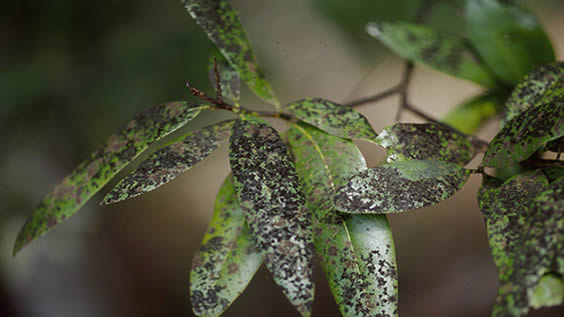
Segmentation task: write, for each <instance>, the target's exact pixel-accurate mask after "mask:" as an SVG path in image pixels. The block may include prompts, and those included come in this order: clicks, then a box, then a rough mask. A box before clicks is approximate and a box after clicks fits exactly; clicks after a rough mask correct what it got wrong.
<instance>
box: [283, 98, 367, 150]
mask: <svg viewBox="0 0 564 317" xmlns="http://www.w3.org/2000/svg"><path fill="white" fill-rule="evenodd" d="M286 107H287V108H288V110H289V111H290V112H291V113H292V114H293V115H294V116H296V117H297V118H298V119H300V120H302V121H304V122H306V123H309V124H311V125H312V126H314V127H316V128H319V129H321V130H323V131H325V132H327V133H329V134H331V135H336V136H339V137H342V138H347V139H361V140H366V141H370V142H375V140H374V139H375V138H376V136H377V133H376V132H374V130H373V129H372V126H371V125H370V123H369V122H368V120H367V119H366V118H365V117H364V116H363V115H362V114H361V113H360V112H358V111H356V110H354V109H351V108H349V107H344V106H341V105H338V104H336V103H334V102H332V101H330V100H326V99H321V98H305V99H302V100H298V101H294V102H292V103H289V104H288V105H286Z"/></svg>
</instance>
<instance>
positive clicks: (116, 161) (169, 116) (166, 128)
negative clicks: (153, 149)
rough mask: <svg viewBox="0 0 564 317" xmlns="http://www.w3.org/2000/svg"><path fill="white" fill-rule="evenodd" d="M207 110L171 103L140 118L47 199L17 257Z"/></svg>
mask: <svg viewBox="0 0 564 317" xmlns="http://www.w3.org/2000/svg"><path fill="white" fill-rule="evenodd" d="M206 108H208V106H201V105H188V104H187V103H185V102H171V103H167V104H162V105H159V106H156V107H153V108H150V109H148V110H146V111H144V112H142V113H140V114H139V115H137V116H136V117H135V118H134V119H133V120H131V121H130V122H129V123H128V124H127V125H126V126H125V127H124V128H123V129H122V130H121V131H119V132H118V133H116V134H114V135H112V136H111V137H110V138H109V140H108V141H107V142H106V144H104V145H103V146H102V147H100V148H99V149H98V150H97V151H95V152H94V153H93V154H92V155H91V156H90V158H89V159H88V160H86V161H84V162H82V163H81V164H80V165H79V166H78V167H77V168H75V169H74V170H73V171H72V172H71V173H70V174H69V175H67V177H65V178H64V179H63V181H62V182H61V183H59V184H58V185H57V186H55V188H53V190H52V191H51V192H50V193H49V194H47V195H46V196H45V198H44V199H43V200H42V201H41V203H40V204H39V207H37V209H36V210H35V212H34V213H33V215H31V217H30V218H28V220H27V221H26V223H25V225H24V226H23V228H22V229H21V231H20V233H19V234H18V237H17V239H16V243H15V246H14V254H16V253H17V252H18V251H19V250H21V249H22V248H23V247H24V246H26V245H27V244H29V243H30V242H31V241H32V240H33V239H35V238H37V237H39V236H42V235H43V234H45V233H46V232H47V231H49V230H50V229H51V228H52V227H54V226H55V225H56V224H58V223H60V222H62V221H63V220H65V219H66V218H68V217H70V216H71V215H73V214H74V213H75V212H76V211H77V210H78V209H79V208H80V207H82V206H83V205H84V204H85V203H86V202H87V201H88V200H89V199H90V198H92V196H94V194H95V193H96V192H98V191H99V190H100V189H101V188H102V187H103V186H104V185H106V184H107V183H108V182H109V181H110V179H111V178H112V177H113V176H115V175H116V174H117V173H118V172H119V171H120V170H122V169H123V168H124V167H125V166H126V165H127V164H129V163H130V162H131V161H132V160H134V159H135V158H136V157H137V156H138V155H139V154H140V153H141V152H143V151H145V150H146V149H147V148H148V147H149V145H150V144H151V143H153V142H155V141H157V140H159V139H161V138H162V137H164V136H166V135H168V134H170V133H171V132H173V131H175V130H177V129H178V128H180V127H182V126H183V125H184V124H186V123H187V122H188V121H190V120H192V119H194V118H195V117H196V116H197V115H198V114H199V113H200V111H201V110H202V109H206Z"/></svg>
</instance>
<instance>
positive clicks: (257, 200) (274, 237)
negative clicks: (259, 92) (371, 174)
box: [229, 116, 314, 316]
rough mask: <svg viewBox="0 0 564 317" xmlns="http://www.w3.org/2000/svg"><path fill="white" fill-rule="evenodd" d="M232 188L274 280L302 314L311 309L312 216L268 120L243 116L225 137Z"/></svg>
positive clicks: (279, 139) (312, 288) (284, 147)
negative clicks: (228, 141) (226, 139)
mask: <svg viewBox="0 0 564 317" xmlns="http://www.w3.org/2000/svg"><path fill="white" fill-rule="evenodd" d="M229 160H230V164H231V170H232V173H233V178H234V183H235V188H236V190H237V194H238V197H239V201H240V203H241V207H242V209H243V212H244V214H245V219H246V221H247V223H248V224H249V228H250V229H251V232H252V233H253V236H254V238H255V241H256V245H257V248H258V249H259V250H260V252H261V253H262V254H263V255H264V261H265V264H266V267H267V268H268V269H269V270H270V272H271V273H272V274H273V277H274V281H275V282H276V283H277V284H278V285H279V286H280V287H281V288H282V291H283V292H284V294H285V295H286V297H287V298H288V299H289V300H290V302H291V303H292V304H293V305H294V306H295V307H296V308H297V309H298V311H299V312H300V313H301V314H302V315H303V316H309V315H310V314H311V307H312V304H313V292H314V285H313V279H312V269H313V237H312V232H311V229H312V223H311V216H310V214H309V213H308V210H307V208H306V207H305V201H304V197H303V194H302V193H301V191H300V184H299V180H298V175H297V172H296V169H295V167H294V163H293V161H292V159H291V157H290V155H289V153H288V150H287V148H286V145H285V144H284V141H283V140H282V139H281V138H280V136H279V135H278V132H276V130H275V129H274V128H272V126H270V125H269V124H268V123H267V122H265V121H263V120H261V119H259V118H256V117H253V116H244V117H242V118H241V119H239V120H237V122H236V123H235V125H234V127H233V134H232V136H231V139H230V146H229Z"/></svg>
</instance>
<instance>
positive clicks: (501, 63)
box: [466, 0, 555, 85]
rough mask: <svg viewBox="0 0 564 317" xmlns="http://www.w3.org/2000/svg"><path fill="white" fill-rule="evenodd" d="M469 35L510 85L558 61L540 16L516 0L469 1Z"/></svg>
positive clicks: (467, 6)
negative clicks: (539, 18) (538, 17)
mask: <svg viewBox="0 0 564 317" xmlns="http://www.w3.org/2000/svg"><path fill="white" fill-rule="evenodd" d="M466 34H467V35H468V37H469V40H470V41H471V42H472V44H473V46H474V49H475V50H476V51H477V52H478V54H480V56H481V57H482V59H483V60H484V62H485V63H486V64H487V65H489V68H490V69H491V70H492V71H493V72H495V74H496V75H497V76H498V77H499V78H500V79H501V80H503V81H504V82H505V83H506V84H508V85H516V84H517V83H518V82H519V81H520V80H521V79H522V78H523V76H525V74H527V73H528V72H530V71H531V70H533V69H534V68H535V67H538V66H541V65H544V64H548V63H551V62H554V60H555V57H554V51H553V50H552V45H551V44H550V40H549V39H548V37H547V36H546V34H545V32H544V30H543V28H542V26H541V25H540V24H539V22H538V21H537V18H536V17H535V16H534V15H533V14H532V13H531V12H529V11H528V10H527V9H526V8H525V7H524V6H523V5H521V4H520V3H517V2H515V1H513V2H511V1H501V0H467V1H466Z"/></svg>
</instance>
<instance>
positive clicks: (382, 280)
mask: <svg viewBox="0 0 564 317" xmlns="http://www.w3.org/2000/svg"><path fill="white" fill-rule="evenodd" d="M288 142H289V144H290V148H291V150H292V153H293V156H294V158H295V160H296V169H297V171H298V174H299V176H300V181H301V183H302V186H303V191H304V194H305V195H306V204H307V206H308V209H309V210H310V211H311V212H312V217H313V231H314V232H315V235H314V243H315V248H316V250H317V253H318V254H319V255H320V256H321V263H322V266H323V270H324V271H325V274H326V276H327V279H328V281H329V286H330V288H331V292H332V293H333V296H334V298H335V301H336V302H337V304H338V305H339V309H340V311H341V313H342V315H343V316H393V315H396V312H397V305H398V302H397V295H398V294H397V268H396V262H395V252H394V243H393V239H392V233H391V230H390V227H389V224H388V221H387V220H386V217H385V216H384V215H344V214H341V213H339V212H337V210H335V207H334V206H333V203H332V198H333V196H334V193H335V187H336V186H340V185H343V184H344V183H346V181H347V180H348V178H350V177H351V176H353V175H354V174H356V173H358V172H360V171H363V170H365V169H366V163H365V161H364V157H363V156H362V154H361V153H360V151H359V150H358V148H357V147H356V146H355V145H354V143H352V142H351V141H350V140H343V139H341V138H339V137H335V136H331V135H329V134H327V133H325V132H323V131H321V130H319V129H316V128H314V127H312V126H309V125H307V124H304V123H301V124H294V125H292V126H291V127H290V130H289V131H288Z"/></svg>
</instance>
